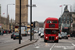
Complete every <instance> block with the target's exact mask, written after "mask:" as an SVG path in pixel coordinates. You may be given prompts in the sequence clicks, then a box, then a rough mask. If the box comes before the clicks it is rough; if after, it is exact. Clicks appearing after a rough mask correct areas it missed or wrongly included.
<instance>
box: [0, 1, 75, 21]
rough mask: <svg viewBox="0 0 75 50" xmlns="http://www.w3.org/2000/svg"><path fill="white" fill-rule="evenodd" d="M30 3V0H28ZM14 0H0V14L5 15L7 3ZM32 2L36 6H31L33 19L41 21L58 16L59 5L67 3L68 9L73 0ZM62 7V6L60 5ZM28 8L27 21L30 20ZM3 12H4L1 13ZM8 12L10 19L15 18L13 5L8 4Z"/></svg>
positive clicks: (13, 2)
mask: <svg viewBox="0 0 75 50" xmlns="http://www.w3.org/2000/svg"><path fill="white" fill-rule="evenodd" d="M28 1H29V3H30V0H28ZM15 3H16V2H15V0H0V4H1V6H2V7H1V15H2V16H3V17H7V4H15ZM33 4H36V6H37V7H33V14H32V15H33V18H32V20H33V21H39V22H43V21H44V20H45V19H46V18H47V17H56V18H59V17H60V15H61V10H62V12H63V9H61V7H59V6H60V5H64V4H68V5H69V7H68V9H69V10H70V5H71V6H72V7H73V5H74V4H75V0H33ZM62 8H64V6H63V7H62ZM29 11H30V9H29V8H28V22H30V15H29V14H30V12H29ZM3 13H5V14H3ZM8 14H9V16H10V19H11V18H12V19H15V5H9V6H8Z"/></svg>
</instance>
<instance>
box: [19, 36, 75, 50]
mask: <svg viewBox="0 0 75 50" xmlns="http://www.w3.org/2000/svg"><path fill="white" fill-rule="evenodd" d="M37 36H38V35H37ZM38 39H39V40H38V42H36V43H34V44H32V45H29V46H26V47H23V48H21V49H19V50H75V40H73V39H72V38H69V39H62V40H59V43H54V42H47V43H45V42H44V39H43V38H40V37H39V36H38Z"/></svg>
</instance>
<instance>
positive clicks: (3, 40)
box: [0, 34, 30, 47]
mask: <svg viewBox="0 0 75 50" xmlns="http://www.w3.org/2000/svg"><path fill="white" fill-rule="evenodd" d="M29 38H30V37H29V36H26V37H25V36H23V37H22V40H21V42H25V41H26V40H28V39H29ZM16 43H17V44H19V40H18V39H15V40H13V39H11V34H4V35H3V36H1V35H0V47H6V46H11V45H13V44H16Z"/></svg>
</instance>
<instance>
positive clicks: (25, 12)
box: [15, 0, 28, 26]
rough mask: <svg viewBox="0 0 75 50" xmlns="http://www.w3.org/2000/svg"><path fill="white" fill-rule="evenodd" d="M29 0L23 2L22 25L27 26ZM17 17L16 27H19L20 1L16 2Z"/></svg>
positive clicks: (22, 0)
mask: <svg viewBox="0 0 75 50" xmlns="http://www.w3.org/2000/svg"><path fill="white" fill-rule="evenodd" d="M26 5H28V0H21V25H23V26H26V25H27V24H28V7H27V6H26ZM15 9H16V15H15V22H16V25H19V17H20V1H19V0H16V7H15Z"/></svg>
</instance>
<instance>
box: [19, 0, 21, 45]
mask: <svg viewBox="0 0 75 50" xmlns="http://www.w3.org/2000/svg"><path fill="white" fill-rule="evenodd" d="M19 44H21V0H20V16H19Z"/></svg>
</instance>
